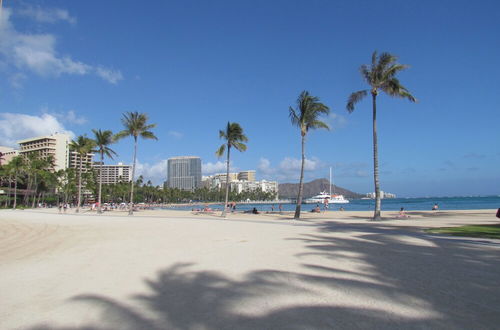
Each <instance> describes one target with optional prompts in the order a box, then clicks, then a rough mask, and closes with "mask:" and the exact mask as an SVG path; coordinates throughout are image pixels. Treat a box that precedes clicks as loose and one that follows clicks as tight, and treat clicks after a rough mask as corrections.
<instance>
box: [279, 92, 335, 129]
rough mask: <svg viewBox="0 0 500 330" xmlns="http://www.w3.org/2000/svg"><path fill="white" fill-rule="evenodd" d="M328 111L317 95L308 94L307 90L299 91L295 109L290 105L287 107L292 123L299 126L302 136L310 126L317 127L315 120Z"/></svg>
mask: <svg viewBox="0 0 500 330" xmlns="http://www.w3.org/2000/svg"><path fill="white" fill-rule="evenodd" d="M329 113H330V108H329V107H328V106H326V105H325V104H323V103H321V102H320V100H319V98H318V97H317V96H313V95H310V94H309V92H308V91H303V92H302V93H300V95H299V97H298V99H297V107H296V108H295V109H294V108H292V107H289V109H288V116H289V117H290V121H291V122H292V125H294V126H297V127H299V128H300V131H301V135H302V136H305V135H306V134H307V132H308V130H309V129H310V128H312V129H314V128H317V127H316V126H315V122H316V121H318V117H319V116H321V115H327V114H329ZM318 128H319V126H318Z"/></svg>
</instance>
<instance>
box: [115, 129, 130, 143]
mask: <svg viewBox="0 0 500 330" xmlns="http://www.w3.org/2000/svg"><path fill="white" fill-rule="evenodd" d="M127 136H130V132H129V131H128V130H123V131H120V132H118V133H116V134H115V136H114V140H115V141H118V140H121V139H123V138H125V137H127Z"/></svg>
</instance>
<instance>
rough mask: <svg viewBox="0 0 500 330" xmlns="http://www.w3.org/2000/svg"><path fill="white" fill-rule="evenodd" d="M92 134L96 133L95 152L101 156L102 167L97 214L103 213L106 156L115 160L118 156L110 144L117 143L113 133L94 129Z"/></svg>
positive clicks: (100, 168) (100, 170)
mask: <svg viewBox="0 0 500 330" xmlns="http://www.w3.org/2000/svg"><path fill="white" fill-rule="evenodd" d="M92 132H93V133H94V141H95V146H96V149H95V151H96V152H97V153H99V155H100V156H101V165H100V166H99V197H98V199H97V203H98V207H97V213H102V207H101V199H102V198H101V196H102V165H103V164H104V156H107V157H109V158H111V159H113V156H116V155H117V154H116V152H115V151H114V150H113V149H111V148H110V147H109V145H110V144H112V143H114V142H115V140H114V136H113V132H111V131H109V130H106V131H104V132H103V131H101V130H100V129H99V130H95V129H93V130H92Z"/></svg>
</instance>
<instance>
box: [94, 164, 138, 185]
mask: <svg viewBox="0 0 500 330" xmlns="http://www.w3.org/2000/svg"><path fill="white" fill-rule="evenodd" d="M92 167H94V169H96V171H97V182H99V180H100V178H99V176H100V175H101V174H100V173H101V172H100V171H101V162H95V163H94V164H93V165H92ZM131 180H132V165H123V163H118V164H117V165H105V164H104V165H102V183H103V184H110V183H118V182H130V181H131Z"/></svg>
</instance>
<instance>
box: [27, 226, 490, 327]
mask: <svg viewBox="0 0 500 330" xmlns="http://www.w3.org/2000/svg"><path fill="white" fill-rule="evenodd" d="M347 233H349V235H346V234H347ZM290 240H298V241H299V242H300V244H303V246H304V249H303V251H304V252H303V253H300V254H298V255H296V257H297V262H298V263H299V264H300V265H301V269H302V271H300V272H283V271H273V270H261V271H253V272H250V273H248V274H246V275H245V276H244V277H243V278H241V279H239V280H235V279H232V278H229V277H227V276H225V275H224V274H221V273H218V272H211V271H194V270H193V267H195V266H196V265H191V264H182V263H178V264H175V265H172V266H170V267H168V268H166V269H164V270H162V271H160V272H158V273H157V274H155V275H154V276H153V277H152V278H150V279H147V280H145V283H146V285H147V288H148V290H147V291H146V292H144V293H139V294H135V295H133V296H131V297H130V299H127V301H126V302H125V301H117V300H115V299H113V298H111V297H106V296H102V295H98V294H88V295H82V296H77V297H74V298H73V299H72V300H71V301H70V302H68V303H84V304H90V305H92V306H93V307H97V308H98V309H99V310H100V311H101V312H100V315H99V316H98V317H99V321H98V322H95V323H91V324H89V325H88V326H83V327H73V328H72V327H57V326H53V325H40V326H36V327H34V328H31V330H48V329H59V330H62V329H68V330H69V329H79V330H104V329H151V330H157V329H158V330H159V329H186V330H187V329H214V330H215V329H431V328H432V329H491V328H495V327H497V326H498V324H499V323H500V315H499V313H498V308H499V306H500V286H499V284H500V280H499V276H498V274H500V262H499V258H498V256H499V251H500V250H499V249H498V246H495V247H486V248H485V247H482V246H478V245H474V244H469V243H468V242H466V241H456V240H446V239H433V238H432V237H429V236H427V235H424V234H420V235H419V234H415V233H408V232H404V231H402V230H394V228H389V227H384V226H382V225H377V224H373V225H371V226H359V225H347V224H346V225H344V224H338V223H335V224H327V225H322V226H318V228H317V230H316V231H315V232H313V233H312V234H304V235H301V236H300V237H293V238H290ZM270 253H272V251H270ZM346 260H348V261H351V262H354V263H359V264H360V265H364V266H363V267H358V268H346V267H342V268H341V267H337V265H338V262H339V261H343V262H345V261H346ZM303 284H307V285H303ZM311 287H313V288H315V289H316V290H311V289H310V288H311ZM321 290H324V291H325V292H330V293H331V297H332V298H331V299H329V302H328V303H311V302H310V300H309V302H308V303H304V302H303V300H301V299H300V297H299V296H302V297H303V296H304V295H314V294H315V292H316V293H317V292H318V291H321ZM337 293H341V294H350V295H352V296H353V297H357V298H358V299H361V301H362V300H363V299H364V298H366V300H371V301H374V302H375V305H374V306H373V308H367V307H366V305H365V306H364V307H363V306H361V305H360V306H358V305H356V304H350V305H349V304H343V303H342V301H337V300H335V298H334V297H335V296H336V294H337ZM284 297H286V298H287V299H288V300H287V301H288V303H286V304H284V303H282V304H277V303H276V299H277V298H284ZM388 304H389V305H388ZM391 306H392V307H391ZM398 308H402V310H405V309H406V310H408V313H407V314H406V315H403V314H404V313H403V314H402V313H398V312H397V311H396V310H397V309H398ZM422 310H426V311H431V312H432V313H430V314H429V313H427V314H426V313H420V311H422Z"/></svg>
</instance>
